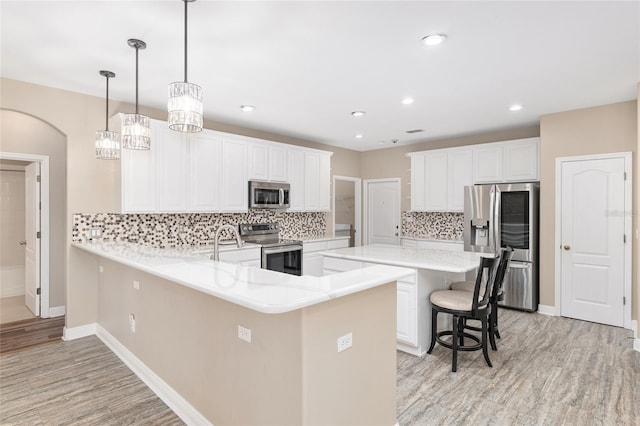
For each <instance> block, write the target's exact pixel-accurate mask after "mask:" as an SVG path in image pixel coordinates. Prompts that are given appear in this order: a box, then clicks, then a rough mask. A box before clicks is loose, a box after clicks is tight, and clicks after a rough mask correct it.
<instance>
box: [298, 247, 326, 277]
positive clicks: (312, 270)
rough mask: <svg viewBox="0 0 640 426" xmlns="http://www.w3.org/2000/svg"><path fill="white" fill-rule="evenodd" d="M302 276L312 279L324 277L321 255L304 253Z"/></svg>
mask: <svg viewBox="0 0 640 426" xmlns="http://www.w3.org/2000/svg"><path fill="white" fill-rule="evenodd" d="M302 274H303V275H311V276H312V277H321V276H322V255H321V254H320V253H308V254H304V253H303V255H302Z"/></svg>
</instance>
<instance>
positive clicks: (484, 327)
mask: <svg viewBox="0 0 640 426" xmlns="http://www.w3.org/2000/svg"><path fill="white" fill-rule="evenodd" d="M481 321H482V354H483V355H484V360H485V361H487V365H488V366H489V367H493V365H491V360H490V359H489V351H488V350H487V323H488V322H489V318H488V315H487V316H484V317H482V320H481Z"/></svg>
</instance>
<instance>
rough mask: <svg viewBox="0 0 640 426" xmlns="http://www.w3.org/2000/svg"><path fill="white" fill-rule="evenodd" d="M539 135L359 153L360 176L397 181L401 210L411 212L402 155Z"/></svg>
mask: <svg viewBox="0 0 640 426" xmlns="http://www.w3.org/2000/svg"><path fill="white" fill-rule="evenodd" d="M539 135H540V133H539V128H538V126H531V127H525V128H521V129H512V130H504V131H499V132H488V133H482V134H478V135H469V136H461V137H456V138H449V139H441V140H435V141H428V142H423V143H419V144H415V145H407V146H398V147H394V148H387V149H379V150H376V151H366V152H363V153H361V166H360V173H361V176H362V179H379V178H391V177H399V178H400V179H401V180H402V182H401V187H402V189H401V198H402V202H401V209H402V211H406V210H409V209H410V208H411V200H410V196H411V186H410V182H411V173H410V169H411V161H410V160H409V158H407V157H406V156H405V154H407V153H409V152H417V151H426V150H429V149H439V148H451V147H454V146H464V145H475V144H479V143H489V142H499V141H506V140H512V139H522V138H531V137H535V136H539Z"/></svg>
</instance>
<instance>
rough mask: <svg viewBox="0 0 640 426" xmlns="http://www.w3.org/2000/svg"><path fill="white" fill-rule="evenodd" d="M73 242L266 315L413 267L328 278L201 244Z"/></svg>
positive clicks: (372, 283)
mask: <svg viewBox="0 0 640 426" xmlns="http://www.w3.org/2000/svg"><path fill="white" fill-rule="evenodd" d="M72 246H73V247H76V248H78V249H80V250H85V251H87V252H89V253H92V254H95V255H97V256H101V257H104V258H106V259H109V260H112V261H115V262H118V263H121V264H123V265H126V266H129V267H131V268H135V269H138V270H140V271H144V272H147V273H149V274H152V275H155V276H157V277H160V278H163V279H166V280H169V281H173V282H175V283H177V284H181V285H184V286H186V287H189V288H192V289H194V290H197V291H200V292H202V293H205V294H209V295H211V296H215V297H218V298H220V299H223V300H226V301H228V302H231V303H235V304H237V305H240V306H243V307H246V308H249V309H252V310H254V311H257V312H262V313H267V314H279V313H284V312H290V311H294V310H297V309H300V308H304V307H308V306H312V305H316V304H319V303H322V302H325V301H328V300H331V299H334V298H338V297H342V296H346V295H349V294H353V293H357V292H359V291H362V290H367V289H369V288H373V287H376V286H379V285H383V284H386V283H388V282H391V281H396V280H398V279H401V278H403V277H406V276H408V275H411V274H412V273H413V271H411V270H409V269H405V268H399V267H393V266H386V265H376V266H371V267H367V268H363V269H358V270H354V271H349V272H342V273H339V274H334V275H330V276H327V277H312V276H301V277H298V276H295V275H288V274H282V273H280V272H275V271H269V270H266V269H260V268H255V267H251V266H243V265H239V264H232V263H227V262H221V261H213V260H210V259H209V256H208V254H199V253H195V252H194V250H197V249H201V247H199V248H196V249H194V248H154V247H146V246H140V245H137V244H132V243H124V242H103V243H72Z"/></svg>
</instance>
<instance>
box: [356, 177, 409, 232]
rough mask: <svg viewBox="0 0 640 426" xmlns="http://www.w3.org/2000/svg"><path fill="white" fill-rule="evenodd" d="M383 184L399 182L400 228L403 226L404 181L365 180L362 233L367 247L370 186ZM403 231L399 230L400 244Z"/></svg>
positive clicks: (396, 179) (386, 179) (398, 179)
mask: <svg viewBox="0 0 640 426" xmlns="http://www.w3.org/2000/svg"><path fill="white" fill-rule="evenodd" d="M381 182H397V183H398V200H397V201H398V222H400V223H398V227H401V225H402V223H401V222H402V195H401V194H402V180H401V179H400V178H381V179H365V180H363V181H362V186H363V189H364V190H363V197H362V206H363V215H362V218H363V221H362V222H363V223H362V229H363V230H364V232H363V233H362V244H363V245H367V244H368V243H369V241H368V240H369V229H368V226H369V206H368V201H369V198H368V195H369V184H370V183H381ZM400 234H401V229H398V244H400V243H401V241H400Z"/></svg>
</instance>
